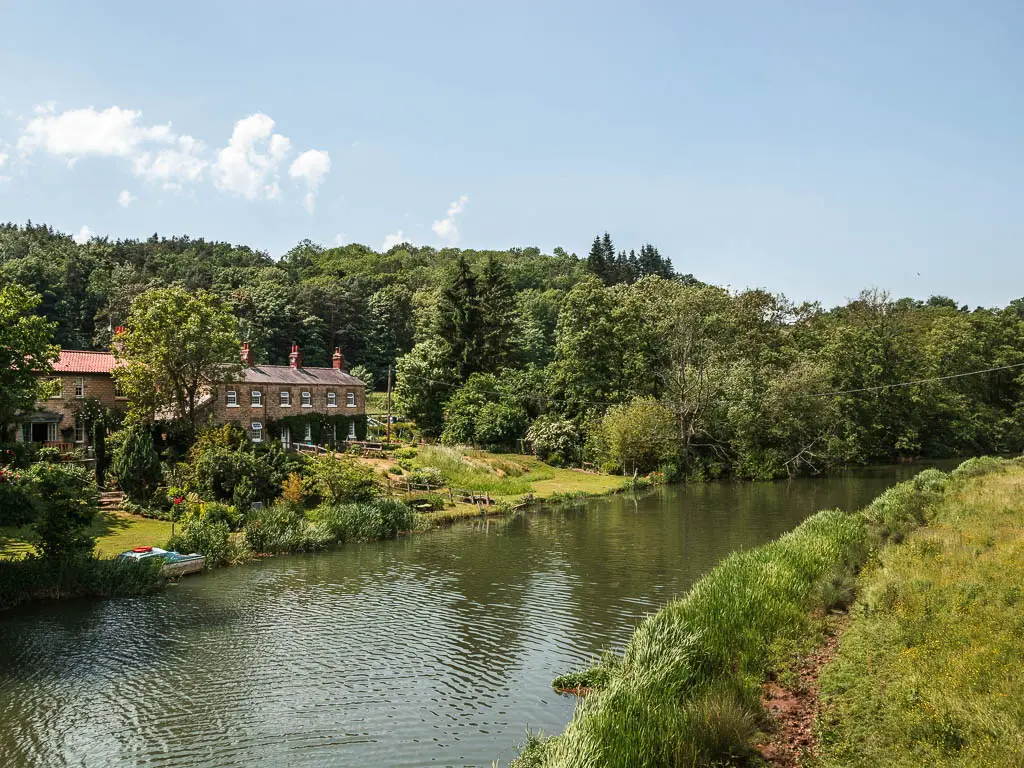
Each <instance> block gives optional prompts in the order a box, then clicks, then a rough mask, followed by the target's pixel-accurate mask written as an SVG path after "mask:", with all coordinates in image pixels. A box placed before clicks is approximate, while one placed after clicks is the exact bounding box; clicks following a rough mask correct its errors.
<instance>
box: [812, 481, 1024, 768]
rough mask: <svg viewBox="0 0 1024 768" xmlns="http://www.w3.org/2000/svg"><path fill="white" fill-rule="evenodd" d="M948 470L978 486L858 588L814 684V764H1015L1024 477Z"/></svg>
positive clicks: (962, 491)
mask: <svg viewBox="0 0 1024 768" xmlns="http://www.w3.org/2000/svg"><path fill="white" fill-rule="evenodd" d="M993 470H994V472H993ZM982 473H986V474H985V476H983V477H982V476H980V475H981V474H982ZM954 474H958V475H959V476H960V477H961V478H964V477H968V476H971V475H974V476H978V479H977V480H975V481H971V482H962V483H960V484H958V487H957V489H956V490H955V492H947V493H946V496H945V498H944V499H943V500H942V501H941V502H940V503H939V504H937V505H936V506H935V507H934V508H933V509H932V510H931V512H930V514H929V520H928V524H927V526H925V527H922V528H920V529H919V530H916V531H914V532H913V533H911V534H910V535H909V536H908V537H907V539H906V541H904V542H902V543H901V544H899V545H897V546H894V547H890V548H887V549H885V550H884V551H883V552H882V553H881V556H880V558H879V561H878V563H877V566H876V567H873V568H870V569H867V570H866V572H865V574H864V575H863V577H862V579H861V583H860V597H859V599H858V600H857V602H856V604H855V605H854V607H853V609H852V611H851V615H852V619H851V622H850V625H849V628H848V629H847V630H846V632H845V633H844V635H843V638H842V643H841V644H840V646H839V650H838V653H837V655H836V657H835V659H834V660H833V661H832V662H831V663H830V664H829V665H827V666H826V667H825V668H824V670H823V671H822V673H821V677H820V679H819V684H820V687H821V691H822V696H823V700H824V704H825V709H824V712H823V714H822V715H821V716H820V722H819V730H820V739H819V743H820V756H819V759H818V761H817V762H816V763H815V765H817V766H820V768H839V767H840V766H843V767H844V768H869V766H878V765H885V766H890V767H891V768H917V766H921V765H929V766H936V768H952V767H953V766H957V767H962V768H966V767H967V766H987V767H989V768H1011V766H1019V765H1020V764H1021V756H1022V755H1024V676H1022V675H1021V674H1020V660H1021V658H1024V619H1022V613H1021V607H1022V605H1024V589H1022V585H1024V468H1022V467H1021V465H1019V464H1015V465H1011V466H1007V465H1005V464H1003V465H1001V466H1000V465H994V464H993V462H991V461H987V462H978V461H976V462H970V463H969V464H967V465H964V466H963V467H961V469H960V470H959V472H958V473H954Z"/></svg>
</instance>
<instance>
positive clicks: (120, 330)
mask: <svg viewBox="0 0 1024 768" xmlns="http://www.w3.org/2000/svg"><path fill="white" fill-rule="evenodd" d="M124 333H125V327H124V326H123V325H119V326H117V328H115V329H114V338H113V339H112V340H111V342H110V344H111V346H112V347H113V348H114V353H115V354H120V353H121V352H123V351H124V339H122V338H121V337H122V336H124Z"/></svg>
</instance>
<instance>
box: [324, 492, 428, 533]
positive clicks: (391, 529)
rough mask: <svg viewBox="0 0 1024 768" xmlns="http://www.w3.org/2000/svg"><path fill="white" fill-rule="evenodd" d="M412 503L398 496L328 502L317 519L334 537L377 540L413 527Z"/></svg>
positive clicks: (326, 531) (325, 531)
mask: <svg viewBox="0 0 1024 768" xmlns="http://www.w3.org/2000/svg"><path fill="white" fill-rule="evenodd" d="M413 518H414V513H413V510H412V508H411V507H409V506H408V505H407V504H404V503H402V502H400V501H397V500H396V499H377V500H375V501H372V502H366V503H362V504H325V505H323V506H320V507H318V508H317V509H316V510H315V511H314V513H313V519H314V520H315V521H316V525H317V527H318V528H319V529H320V530H321V531H322V532H323V534H324V536H325V537H326V538H328V539H330V540H331V541H336V542H344V541H374V540H377V539H387V538H391V537H393V536H395V535H397V533H398V532H399V531H407V530H410V529H411V528H412V527H413Z"/></svg>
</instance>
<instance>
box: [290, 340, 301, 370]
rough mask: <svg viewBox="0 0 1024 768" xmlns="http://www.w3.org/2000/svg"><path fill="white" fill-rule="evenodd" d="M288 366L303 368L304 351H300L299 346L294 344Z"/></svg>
mask: <svg viewBox="0 0 1024 768" xmlns="http://www.w3.org/2000/svg"><path fill="white" fill-rule="evenodd" d="M288 365H290V366H291V367H292V368H301V367H302V350H301V349H299V345H298V344H295V343H293V344H292V353H291V354H290V355H288Z"/></svg>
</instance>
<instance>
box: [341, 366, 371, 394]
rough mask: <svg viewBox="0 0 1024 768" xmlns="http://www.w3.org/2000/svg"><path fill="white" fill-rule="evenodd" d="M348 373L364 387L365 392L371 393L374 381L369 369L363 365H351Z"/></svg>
mask: <svg viewBox="0 0 1024 768" xmlns="http://www.w3.org/2000/svg"><path fill="white" fill-rule="evenodd" d="M348 372H349V373H350V374H351V375H353V376H355V377H356V378H357V379H359V380H360V381H361V382H363V384H365V385H366V391H367V392H373V388H374V383H375V380H374V378H373V372H372V371H370V369H369V368H367V367H366V366H365V365H353V366H352V367H351V368H350V369H349V371H348Z"/></svg>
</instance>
